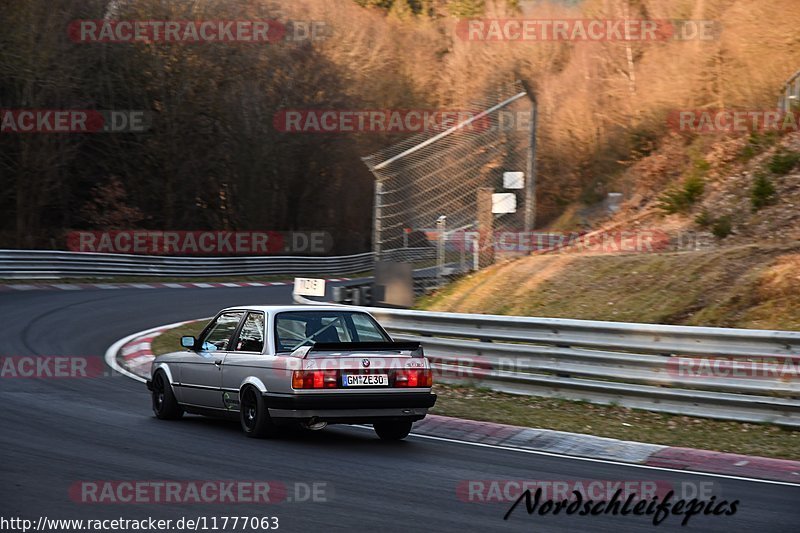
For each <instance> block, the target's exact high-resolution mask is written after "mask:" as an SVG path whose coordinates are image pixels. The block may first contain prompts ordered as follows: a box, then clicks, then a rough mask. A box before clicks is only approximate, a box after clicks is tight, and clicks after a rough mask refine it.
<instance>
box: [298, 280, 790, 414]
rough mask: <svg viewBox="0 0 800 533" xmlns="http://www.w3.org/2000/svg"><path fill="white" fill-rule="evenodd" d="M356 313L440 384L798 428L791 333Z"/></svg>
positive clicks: (413, 313)
mask: <svg viewBox="0 0 800 533" xmlns="http://www.w3.org/2000/svg"><path fill="white" fill-rule="evenodd" d="M294 298H295V301H297V302H298V303H305V304H308V303H312V304H313V303H316V304H319V303H321V302H313V301H311V300H308V299H306V298H303V297H301V296H298V295H295V296H294ZM363 309H365V310H367V311H369V312H370V313H372V314H373V315H374V316H375V317H376V318H377V319H378V320H379V321H380V322H381V324H382V325H383V326H384V327H385V328H386V329H387V330H388V331H389V332H390V333H391V334H392V336H393V337H394V338H395V339H397V340H409V341H411V340H413V341H420V342H422V343H423V345H424V347H425V354H426V355H427V356H428V357H429V358H430V359H431V361H432V363H433V365H434V368H436V369H437V370H438V371H439V379H440V380H441V381H444V382H450V383H470V384H474V385H478V386H483V387H488V388H491V389H494V390H498V391H504V392H511V393H515V394H525V395H534V396H549V397H561V398H566V399H571V400H584V401H589V402H593V403H602V404H619V405H622V406H625V407H632V408H640V409H648V410H651V411H660V412H667V413H673V414H685V415H691V416H703V417H710V418H719V419H726V420H737V421H742V422H768V423H774V424H781V425H785V426H793V427H800V375H798V373H795V374H794V375H793V376H792V375H791V371H792V369H794V371H796V372H800V332H787V331H762V330H746V329H726V328H709V327H692V326H668V325H657V324H633V323H623V322H603V321H590V320H567V319H556V318H532V317H514V316H494V315H470V314H458V313H434V312H425V311H409V310H396V309H383V308H363ZM764 357H775V358H776V359H779V360H780V361H781V362H779V363H778V364H774V365H771V364H769V363H764V362H763V361H764V359H763V358H764ZM686 358H702V359H700V361H706V362H709V363H710V362H713V361H715V359H713V358H725V359H729V360H732V361H736V362H739V364H741V363H742V362H746V361H748V360H752V359H757V360H758V361H757V362H756V365H757V366H756V367H755V368H759V369H761V370H763V372H761V371H759V372H756V373H754V374H755V375H747V376H731V377H722V376H718V375H704V376H698V375H696V374H697V372H696V371H697V369H698V367H696V366H695V367H688V369H689V371H688V372H687V367H685V366H683V365H682V364H683V363H686V362H687V361H688V359H686ZM786 361H789V362H791V364H792V365H793V366H792V367H786V366H785V365H786ZM723 364H725V363H723ZM699 368H700V369H702V368H704V367H702V366H701V367H699ZM706 368H708V367H706ZM692 369H694V370H692ZM787 370H788V371H789V375H788V377H789V379H780V378H778V377H775V378H772V377H770V376H772V375H776V376H777V375H780V372H783V376H784V378H785V377H786V376H787V374H786V371H787ZM770 372H774V374H770ZM762 374H763V375H762ZM765 376H766V377H765Z"/></svg>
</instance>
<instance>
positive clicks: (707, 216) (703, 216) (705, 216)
mask: <svg viewBox="0 0 800 533" xmlns="http://www.w3.org/2000/svg"><path fill="white" fill-rule="evenodd" d="M694 221H695V223H697V225H698V226H700V227H701V228H707V227H709V226H711V224H713V223H714V218H713V217H712V216H711V213H709V212H708V209H703V211H702V212H701V213H700V214H699V215H697V216H696V217H695V219H694Z"/></svg>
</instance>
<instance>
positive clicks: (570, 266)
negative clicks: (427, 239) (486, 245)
mask: <svg viewBox="0 0 800 533" xmlns="http://www.w3.org/2000/svg"><path fill="white" fill-rule="evenodd" d="M798 252H800V243H795V244H787V245H771V246H759V245H744V246H737V247H731V248H721V249H714V250H708V251H700V252H675V253H664V254H640V255H580V254H566V255H556V256H534V257H526V258H523V259H520V260H517V261H513V262H510V263H507V264H503V265H496V266H494V267H492V268H489V269H486V270H484V271H482V272H480V273H478V274H474V275H471V276H468V277H466V278H464V279H463V280H461V281H458V282H456V283H454V284H453V285H452V286H449V287H447V288H445V289H444V290H443V291H440V292H439V293H436V294H434V295H432V296H430V297H427V298H424V299H422V300H421V301H420V302H419V305H418V307H420V308H423V309H430V310H437V311H451V312H464V313H482V314H501V315H502V314H508V315H522V316H542V317H556V318H575V319H586V320H613V321H620V322H646V323H662V324H690V325H706V326H725V327H754V328H761V329H790V330H800V306H798V305H797V303H798V294H800V293H799V292H798V285H799V284H800V283H799V281H798V277H797V270H796V266H797V264H798Z"/></svg>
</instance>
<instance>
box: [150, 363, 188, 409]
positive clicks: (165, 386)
mask: <svg viewBox="0 0 800 533" xmlns="http://www.w3.org/2000/svg"><path fill="white" fill-rule="evenodd" d="M153 413H154V414H155V415H156V418H159V419H161V420H177V419H179V418H180V417H182V416H183V409H182V408H181V406H180V405H178V400H177V399H176V398H175V393H174V392H172V386H171V385H170V384H169V381H168V380H167V377H166V375H165V374H164V372H160V371H159V372H156V375H155V376H153Z"/></svg>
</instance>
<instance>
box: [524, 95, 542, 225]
mask: <svg viewBox="0 0 800 533" xmlns="http://www.w3.org/2000/svg"><path fill="white" fill-rule="evenodd" d="M528 97H529V98H530V100H531V104H532V105H533V108H532V109H531V131H530V143H529V144H528V171H527V172H526V174H527V176H526V178H527V179H526V180H525V232H526V233H527V232H530V231H533V228H534V227H535V225H536V129H537V125H538V122H539V105H538V102H537V101H536V93H534V92H533V91H532V90H528Z"/></svg>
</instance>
